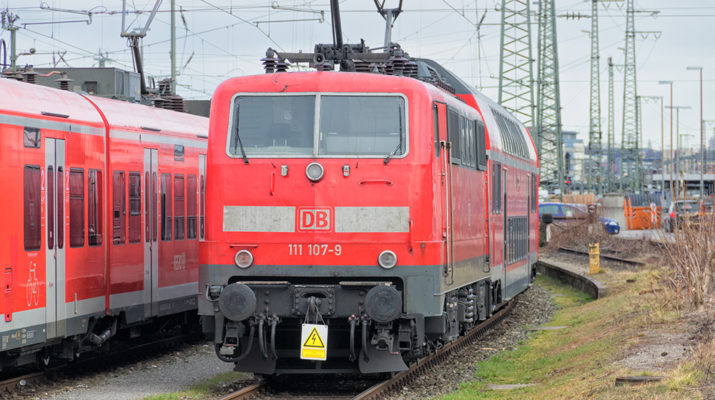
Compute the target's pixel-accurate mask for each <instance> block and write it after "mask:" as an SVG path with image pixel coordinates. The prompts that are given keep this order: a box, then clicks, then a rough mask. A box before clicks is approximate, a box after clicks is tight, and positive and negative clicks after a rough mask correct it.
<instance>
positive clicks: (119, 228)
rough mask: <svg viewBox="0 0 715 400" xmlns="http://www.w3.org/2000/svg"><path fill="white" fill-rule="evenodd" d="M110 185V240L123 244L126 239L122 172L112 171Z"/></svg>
mask: <svg viewBox="0 0 715 400" xmlns="http://www.w3.org/2000/svg"><path fill="white" fill-rule="evenodd" d="M112 183H113V184H112V195H113V202H112V203H113V204H112V239H113V242H114V244H124V241H125V237H126V204H125V200H124V199H126V197H125V195H124V171H114V179H113V181H112Z"/></svg>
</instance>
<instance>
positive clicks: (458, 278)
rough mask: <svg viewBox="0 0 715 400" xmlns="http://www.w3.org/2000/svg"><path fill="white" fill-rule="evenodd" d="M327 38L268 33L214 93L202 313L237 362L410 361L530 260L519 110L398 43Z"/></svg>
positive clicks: (354, 365) (309, 366)
mask: <svg viewBox="0 0 715 400" xmlns="http://www.w3.org/2000/svg"><path fill="white" fill-rule="evenodd" d="M335 48H336V47H330V46H329V45H316V53H315V54H306V53H291V54H278V53H276V52H274V51H269V52H268V53H267V57H266V58H265V59H264V65H265V66H266V71H267V72H274V73H267V74H265V75H261V76H247V77H239V78H233V79H229V80H227V81H226V82H224V83H223V84H221V85H220V86H219V87H218V89H217V90H216V92H215V94H214V96H213V99H212V104H211V118H210V119H211V122H210V136H209V149H208V160H209V164H208V166H207V172H208V178H207V195H206V200H207V228H206V240H205V241H204V242H202V243H201V244H200V246H201V247H200V248H201V251H200V253H201V255H200V267H199V286H200V290H202V292H204V295H203V296H201V297H200V298H199V314H201V315H202V316H203V317H204V324H203V326H204V329H205V330H206V331H207V333H209V334H210V333H211V332H212V334H213V335H214V338H215V343H216V352H217V355H218V357H219V358H221V359H222V360H224V361H227V362H234V363H236V368H237V370H240V371H250V372H255V373H259V374H290V373H351V372H360V373H377V372H394V371H400V370H404V369H406V368H407V367H406V364H407V363H409V362H411V361H413V360H416V359H418V358H420V357H422V356H423V355H425V354H426V353H427V352H429V351H431V350H432V349H435V348H439V347H440V346H441V345H442V344H443V343H445V342H449V341H452V340H454V339H455V338H457V337H458V336H459V335H460V334H461V333H462V332H464V331H465V330H468V329H469V328H471V327H472V326H474V325H475V324H476V323H477V322H478V321H481V320H484V319H486V318H488V317H489V316H490V315H491V314H492V312H493V311H494V310H495V309H497V308H498V307H499V306H500V305H502V304H503V303H504V302H505V301H507V300H509V299H510V298H512V297H513V296H515V295H516V294H518V293H520V292H521V291H523V290H525V289H526V288H527V287H528V285H529V284H530V282H531V279H532V277H533V275H534V265H535V263H536V260H537V244H538V237H537V235H538V234H537V223H538V212H537V210H538V208H537V197H536V194H537V190H536V188H537V185H538V175H537V172H538V170H537V167H538V163H537V157H536V151H535V148H534V144H533V142H532V140H531V138H530V136H529V133H528V131H527V130H526V129H525V127H524V126H523V125H522V124H520V123H519V122H518V121H517V120H516V119H515V118H514V117H513V116H511V115H510V114H509V113H508V112H506V111H505V110H504V109H503V108H502V107H500V106H498V105H497V104H495V103H493V102H492V101H490V100H488V99H487V98H486V97H484V96H482V95H481V94H479V93H477V92H475V91H474V90H473V89H471V88H470V87H469V86H468V85H466V84H464V83H463V82H462V81H461V80H459V79H458V78H457V77H456V76H454V75H453V74H452V73H450V72H449V71H447V70H445V69H444V68H442V67H441V66H440V65H438V64H436V63H434V62H433V61H430V60H420V59H410V58H409V57H408V56H407V55H406V54H404V53H403V52H402V51H401V50H400V49H399V46H393V47H392V48H391V49H390V51H389V52H386V53H372V52H369V51H368V50H367V48H366V47H364V45H363V44H361V45H344V46H342V47H341V46H337V48H338V49H340V50H339V51H335ZM326 49H327V50H326ZM331 51H332V53H331ZM331 57H333V58H332V59H331ZM333 59H334V60H336V61H337V62H339V63H340V68H341V70H345V71H347V72H333V71H329V70H330V69H332V62H331V60H333ZM288 61H291V62H296V61H307V62H310V63H311V66H313V67H315V68H316V69H318V71H315V72H283V71H285V69H286V68H285V66H286V65H287V63H288ZM306 323H309V324H308V325H305V324H306ZM305 326H321V330H318V331H316V333H313V331H311V333H310V334H309V336H308V337H307V339H306V338H305V333H303V332H302V330H303V329H305ZM321 332H323V333H321ZM315 335H317V337H316V336H315ZM311 338H312V339H311ZM316 339H320V340H316ZM316 343H317V344H316ZM307 347H313V349H312V350H311V351H305V348H307ZM316 349H317V352H316V351H315V350H316ZM316 354H317V355H316ZM315 360H319V361H315Z"/></svg>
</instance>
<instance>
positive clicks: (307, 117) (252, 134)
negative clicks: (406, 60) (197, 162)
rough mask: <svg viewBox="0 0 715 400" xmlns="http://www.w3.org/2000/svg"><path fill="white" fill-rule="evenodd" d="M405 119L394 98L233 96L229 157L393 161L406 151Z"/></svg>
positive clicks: (398, 99) (401, 103) (402, 105)
mask: <svg viewBox="0 0 715 400" xmlns="http://www.w3.org/2000/svg"><path fill="white" fill-rule="evenodd" d="M316 107H317V109H318V116H319V117H318V121H317V122H318V124H317V126H316V124H315V122H316V121H314V118H315V115H316V113H315V110H316ZM405 118H406V112H405V99H404V98H403V97H400V96H387V95H338V94H335V95H333V94H331V95H309V96H304V95H279V96H239V97H237V98H236V99H235V101H234V113H233V122H232V124H231V129H230V132H231V133H230V140H229V143H228V153H229V155H231V156H233V157H242V156H243V154H244V153H245V155H246V156H248V157H251V156H258V157H265V156H278V157H376V158H377V157H379V158H383V157H387V158H390V157H398V158H399V157H400V156H402V155H404V154H405V153H406V152H407V140H406V131H407V129H406V120H405ZM236 121H238V123H237V124H236ZM236 128H238V129H236ZM316 135H317V137H316Z"/></svg>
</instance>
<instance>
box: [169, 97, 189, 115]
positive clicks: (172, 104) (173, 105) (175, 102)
mask: <svg viewBox="0 0 715 400" xmlns="http://www.w3.org/2000/svg"><path fill="white" fill-rule="evenodd" d="M167 108H168V109H170V110H174V111H178V112H184V111H185V109H184V98H183V97H181V96H179V95H173V96H169V104H168V107H167Z"/></svg>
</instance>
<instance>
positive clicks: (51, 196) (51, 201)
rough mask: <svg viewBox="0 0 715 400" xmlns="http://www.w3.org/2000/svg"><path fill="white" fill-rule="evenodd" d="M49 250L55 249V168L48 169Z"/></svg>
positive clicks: (49, 167)
mask: <svg viewBox="0 0 715 400" xmlns="http://www.w3.org/2000/svg"><path fill="white" fill-rule="evenodd" d="M46 195H47V200H46V202H45V204H47V248H48V249H50V250H52V249H53V248H54V247H55V236H54V234H55V168H54V167H53V166H52V165H50V166H48V167H47V193H46Z"/></svg>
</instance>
